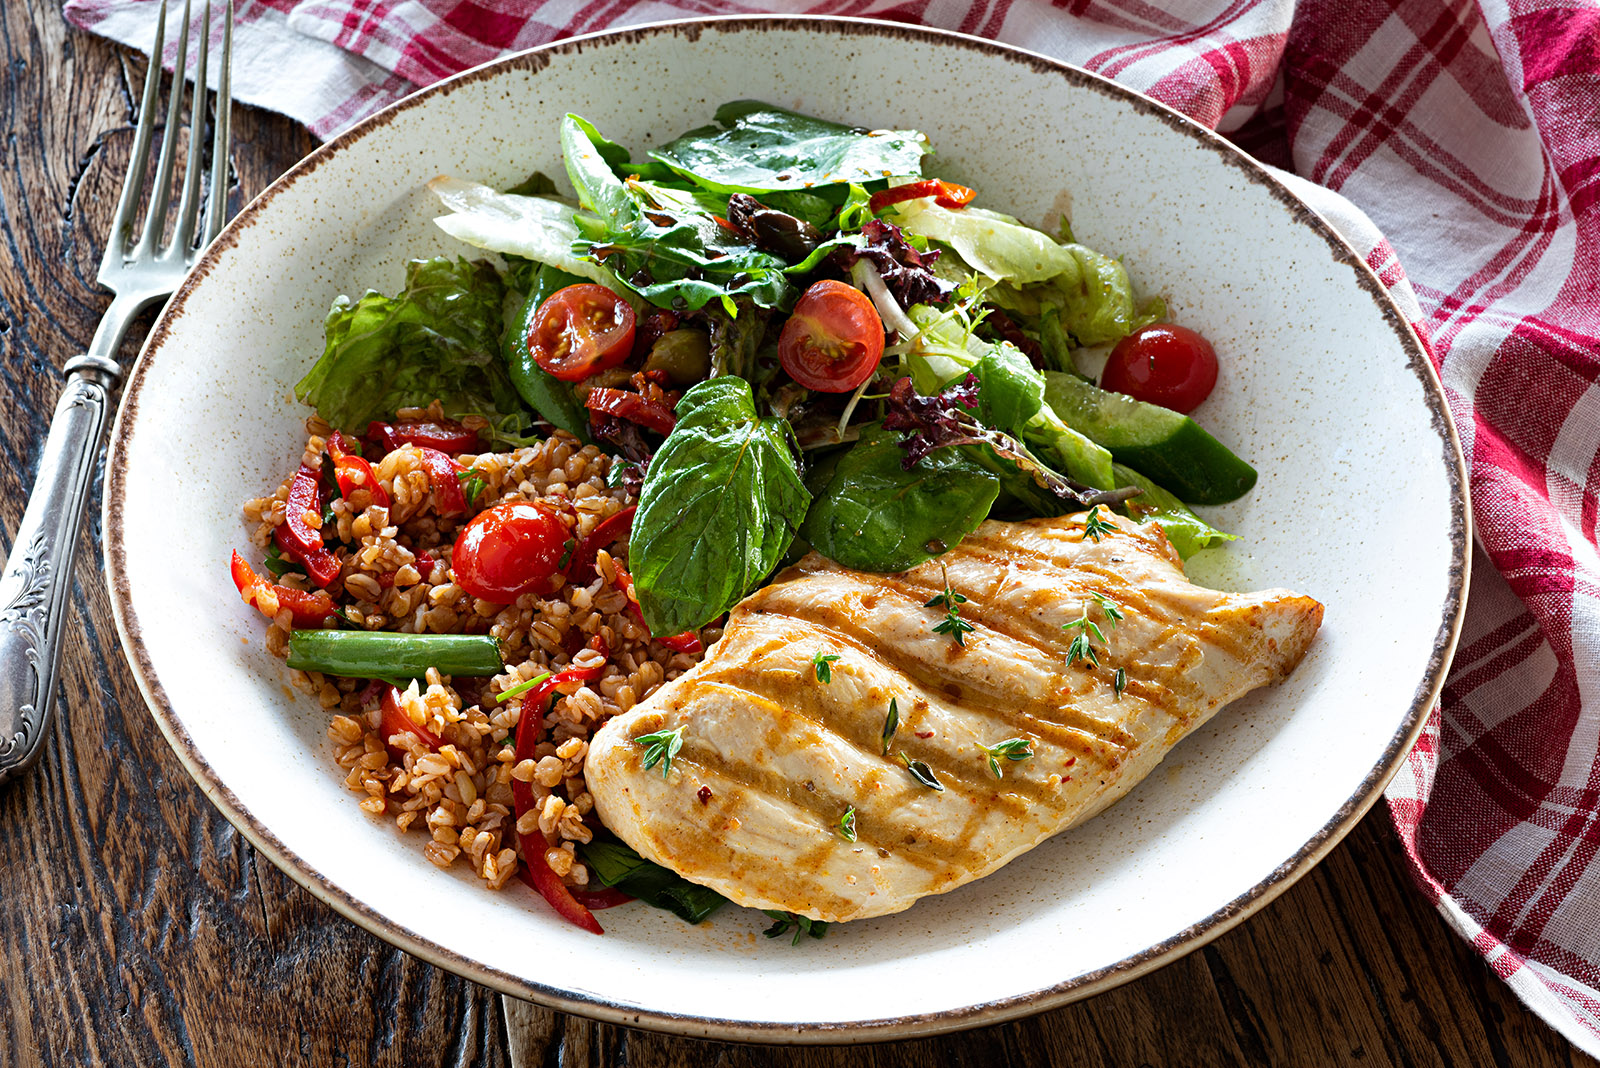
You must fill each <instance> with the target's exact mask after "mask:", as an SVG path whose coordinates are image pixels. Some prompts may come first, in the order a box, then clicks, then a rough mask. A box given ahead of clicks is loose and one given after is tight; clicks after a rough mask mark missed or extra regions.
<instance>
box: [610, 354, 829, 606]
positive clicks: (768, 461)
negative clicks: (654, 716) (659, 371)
mask: <svg viewBox="0 0 1600 1068" xmlns="http://www.w3.org/2000/svg"><path fill="white" fill-rule="evenodd" d="M810 503H811V495H810V494H809V493H807V492H806V487H805V484H804V483H803V482H802V481H801V479H800V472H799V470H798V469H797V468H796V466H795V459H794V454H793V452H792V451H791V450H790V434H789V432H788V424H786V423H784V422H783V421H782V420H781V419H776V418H768V419H761V418H758V417H757V415H756V405H755V398H754V396H753V395H752V393H751V391H750V384H749V383H748V382H746V381H745V380H744V379H742V378H738V377H735V376H732V375H726V376H723V377H721V378H713V379H709V380H707V381H705V382H701V383H699V384H697V385H695V386H694V387H692V388H691V389H690V390H689V391H688V392H687V393H685V394H684V395H683V399H682V400H680V401H679V402H678V423H677V425H676V426H675V427H674V428H673V430H672V433H671V434H670V435H669V436H668V437H667V440H666V441H665V442H664V443H663V444H662V446H661V448H660V450H658V451H657V452H656V454H655V457H654V458H653V459H652V460H651V461H650V468H649V470H648V471H647V472H646V473H645V480H644V488H643V489H642V490H641V492H640V494H639V510H638V512H637V513H636V514H635V515H634V520H633V534H632V536H631V538H630V539H629V543H628V562H629V564H630V565H631V566H632V567H633V581H634V589H635V590H636V591H637V592H638V594H639V607H640V609H641V610H642V611H643V613H644V621H645V625H646V626H648V627H649V628H650V630H651V632H652V633H654V634H681V633H682V632H683V631H686V630H694V629H696V628H699V627H702V626H704V625H705V624H707V623H709V622H711V620H713V619H715V618H716V617H717V616H719V615H721V614H722V613H723V612H725V611H727V610H728V609H729V608H731V607H733V605H734V604H735V603H736V602H737V601H738V600H739V599H740V598H741V597H743V596H744V595H745V594H746V593H748V592H749V591H750V590H751V589H753V588H754V587H755V586H756V585H757V584H758V583H759V582H761V580H762V579H764V578H765V577H766V576H767V575H768V574H769V573H770V572H771V571H772V569H773V567H775V566H776V565H777V563H778V560H779V559H780V558H781V557H782V556H783V551H784V550H785V549H787V548H788V547H789V543H790V542H791V541H792V540H794V535H795V531H796V530H797V529H799V526H800V523H801V521H802V520H803V519H804V518H805V514H806V507H807V506H808V505H809V504H810Z"/></svg>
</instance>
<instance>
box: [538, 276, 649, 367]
mask: <svg viewBox="0 0 1600 1068" xmlns="http://www.w3.org/2000/svg"><path fill="white" fill-rule="evenodd" d="M634 322H635V320H634V315H633V309H632V308H630V307H628V302H627V301H625V300H623V299H622V298H621V297H619V296H617V295H616V294H615V293H613V292H611V290H609V289H607V288H606V287H605V286H599V285H595V284H594V283H592V282H584V283H582V284H581V285H575V286H567V287H566V288H565V289H558V290H556V291H555V292H554V293H552V294H550V298H549V299H548V300H546V301H545V302H544V303H543V304H541V305H539V310H538V311H537V312H535V313H534V315H533V322H532V324H531V325H530V327H529V330H528V351H529V352H530V353H531V354H532V355H533V359H534V362H535V363H537V364H538V365H539V366H540V367H543V368H544V369H545V370H546V371H549V372H550V373H551V374H552V375H554V376H555V377H557V378H559V379H561V381H563V382H581V381H583V380H584V379H585V378H588V377H589V376H590V375H592V374H595V373H596V372H598V371H604V370H606V369H608V368H611V367H615V366H616V365H617V364H619V363H621V362H622V361H623V360H626V359H627V358H628V354H629V353H630V352H632V351H633V329H634Z"/></svg>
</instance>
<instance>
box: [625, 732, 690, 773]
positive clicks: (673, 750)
mask: <svg viewBox="0 0 1600 1068" xmlns="http://www.w3.org/2000/svg"><path fill="white" fill-rule="evenodd" d="M633 741H634V744H636V745H642V746H644V747H645V750H644V770H645V771H649V770H650V769H651V768H653V767H655V766H656V765H657V764H660V765H661V777H662V778H663V779H665V778H666V777H667V775H668V773H669V772H671V771H672V758H673V757H675V756H677V755H678V750H680V749H682V748H683V728H682V727H679V728H678V729H677V730H671V731H656V732H655V733H654V734H641V735H639V736H638V737H637V738H635V739H634V740H633Z"/></svg>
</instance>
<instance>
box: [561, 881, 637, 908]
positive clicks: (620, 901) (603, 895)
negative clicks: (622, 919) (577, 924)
mask: <svg viewBox="0 0 1600 1068" xmlns="http://www.w3.org/2000/svg"><path fill="white" fill-rule="evenodd" d="M572 896H573V897H575V898H577V900H578V903H579V904H581V905H584V906H585V907H587V908H590V909H614V908H616V907H617V906H618V905H626V904H627V903H628V902H630V901H632V900H633V899H634V898H633V895H632V894H625V893H623V892H622V891H621V890H618V889H617V888H616V887H614V886H602V887H601V888H600V889H598V890H574V891H572Z"/></svg>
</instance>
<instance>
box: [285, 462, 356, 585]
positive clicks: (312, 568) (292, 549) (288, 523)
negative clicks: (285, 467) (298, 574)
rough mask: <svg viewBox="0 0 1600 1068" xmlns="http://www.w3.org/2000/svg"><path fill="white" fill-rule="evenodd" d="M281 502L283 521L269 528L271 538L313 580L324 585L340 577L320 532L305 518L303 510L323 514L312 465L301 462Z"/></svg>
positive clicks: (335, 559) (330, 583)
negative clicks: (284, 500)
mask: <svg viewBox="0 0 1600 1068" xmlns="http://www.w3.org/2000/svg"><path fill="white" fill-rule="evenodd" d="M284 504H285V507H284V512H283V522H282V523H280V524H278V526H277V529H275V530H274V531H273V532H272V540H273V541H275V542H277V543H278V548H280V549H282V550H283V551H284V552H286V553H288V554H289V555H290V556H291V557H293V558H294V559H295V560H297V561H299V562H300V563H301V565H303V566H304V567H305V569H306V574H308V575H310V576H311V581H312V582H315V583H316V584H317V585H318V586H321V587H323V588H324V589H326V588H327V587H329V586H331V585H333V582H334V580H335V579H337V578H338V577H339V560H338V558H337V557H335V556H334V555H333V554H332V553H330V552H329V551H328V550H327V549H325V548H323V546H322V532H321V531H319V530H318V529H317V528H315V527H313V526H311V525H310V524H309V523H307V522H306V513H308V512H309V513H311V514H313V515H321V514H322V495H321V494H320V493H319V492H318V490H317V472H316V469H315V468H311V467H307V466H306V465H305V464H301V465H300V470H298V471H296V472H295V473H294V478H293V479H292V480H291V481H290V482H289V499H288V500H287V501H286V502H284Z"/></svg>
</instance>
